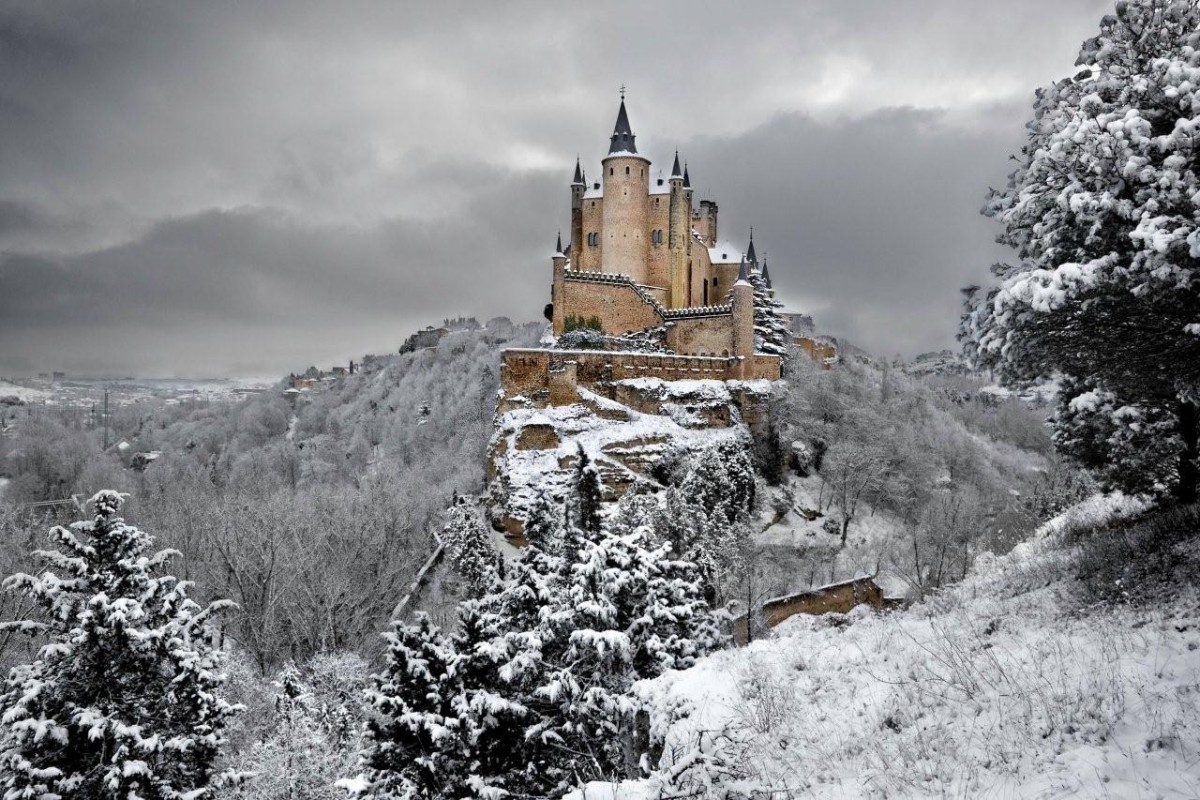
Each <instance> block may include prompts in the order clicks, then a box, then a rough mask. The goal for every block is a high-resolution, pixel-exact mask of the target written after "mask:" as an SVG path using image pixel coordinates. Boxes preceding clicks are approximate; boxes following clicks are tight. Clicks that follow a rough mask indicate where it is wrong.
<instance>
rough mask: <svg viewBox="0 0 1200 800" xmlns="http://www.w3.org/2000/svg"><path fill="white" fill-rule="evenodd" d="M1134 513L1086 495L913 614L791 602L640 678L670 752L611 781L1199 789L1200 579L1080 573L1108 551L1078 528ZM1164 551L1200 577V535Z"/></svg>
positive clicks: (994, 791) (995, 790)
mask: <svg viewBox="0 0 1200 800" xmlns="http://www.w3.org/2000/svg"><path fill="white" fill-rule="evenodd" d="M1140 510H1142V506H1141V504H1140V503H1138V502H1136V501H1131V500H1128V499H1125V498H1121V497H1097V498H1093V499H1092V500H1090V501H1088V502H1086V503H1084V504H1082V505H1081V506H1078V507H1076V508H1075V509H1073V510H1072V511H1071V512H1069V513H1068V514H1067V515H1064V516H1063V517H1060V518H1058V519H1056V520H1055V521H1053V522H1052V523H1050V524H1048V525H1046V526H1044V527H1043V528H1042V529H1041V530H1040V531H1039V534H1038V535H1037V536H1036V537H1035V538H1034V539H1033V540H1032V541H1030V542H1027V543H1025V544H1022V545H1019V546H1018V547H1017V548H1016V549H1014V550H1013V551H1012V552H1011V553H1010V554H1008V555H1006V556H1004V557H999V558H996V557H981V558H980V559H979V561H978V563H977V565H976V567H975V569H974V571H973V572H972V574H971V575H969V576H968V577H967V579H966V580H965V581H963V582H962V583H961V584H959V585H957V586H955V587H953V588H951V589H949V590H947V591H945V592H943V593H942V594H940V595H939V596H937V597H935V598H932V599H929V600H927V601H926V602H924V603H922V604H919V605H917V606H915V607H913V608H911V609H909V610H907V611H903V612H893V613H887V614H882V615H879V614H875V613H873V612H871V611H869V610H866V609H865V608H860V609H858V610H856V611H855V612H853V613H852V614H850V615H848V616H840V615H832V616H827V617H794V618H792V619H791V620H788V621H787V622H785V623H784V624H783V625H781V626H780V627H779V628H778V629H776V636H775V637H774V638H772V639H769V640H763V641H758V642H755V643H754V644H752V645H751V646H749V647H746V648H744V649H738V650H729V651H724V652H721V653H717V654H715V655H714V656H711V657H709V658H707V659H705V660H704V661H703V662H702V663H701V664H699V665H698V666H696V667H694V668H693V669H690V670H687V671H684V672H675V673H669V674H667V675H665V676H663V677H662V678H659V679H657V680H654V681H650V682H647V683H645V684H642V685H640V686H639V687H638V689H639V694H640V696H641V698H642V699H643V701H644V703H645V704H646V706H647V708H648V709H649V711H650V716H651V725H652V733H653V735H654V737H655V738H657V739H658V740H659V741H660V742H661V743H662V745H663V753H662V757H661V760H660V762H659V764H658V765H657V767H658V770H657V771H656V772H655V773H654V774H653V775H652V776H651V777H650V778H648V779H647V780H644V781H639V782H635V783H629V784H626V785H625V786H624V787H623V789H624V792H623V793H622V794H619V795H616V796H621V797H630V798H632V797H658V796H659V791H660V790H662V789H663V788H666V787H669V788H667V791H666V794H667V795H673V794H679V793H683V794H687V793H688V792H693V791H699V792H701V793H702V794H703V795H705V796H709V797H724V796H727V795H726V794H725V792H726V791H740V792H744V793H745V794H733V795H729V796H738V797H741V796H749V793H750V792H751V791H754V790H759V791H761V790H779V791H781V792H782V791H784V790H788V791H790V792H792V793H791V794H788V795H786V796H790V797H826V798H847V797H850V798H853V797H884V796H887V797H947V796H950V797H1021V798H1052V797H1128V798H1134V797H1196V796H1200V602H1198V594H1197V591H1196V587H1195V583H1194V582H1193V581H1190V580H1184V581H1182V582H1181V581H1179V580H1174V579H1173V580H1172V581H1171V582H1170V583H1169V591H1164V592H1162V593H1161V594H1160V595H1158V596H1157V598H1156V600H1155V601H1154V602H1147V601H1145V600H1142V601H1139V602H1136V603H1122V602H1116V603H1112V602H1106V603H1104V604H1099V603H1096V602H1095V601H1094V599H1095V598H1094V593H1093V594H1089V592H1088V591H1084V590H1081V588H1080V578H1079V577H1078V576H1079V575H1080V574H1081V566H1080V565H1081V563H1086V562H1087V560H1088V559H1091V560H1092V561H1096V560H1097V559H1103V558H1104V554H1101V555H1100V556H1098V555H1097V554H1096V553H1095V552H1091V553H1088V552H1086V547H1081V546H1079V545H1077V544H1072V542H1075V541H1078V540H1079V539H1080V537H1079V536H1078V531H1079V530H1081V529H1086V528H1090V527H1092V526H1095V525H1097V524H1099V523H1102V522H1104V521H1109V520H1114V519H1118V518H1120V517H1122V516H1125V515H1129V514H1133V513H1136V512H1138V511H1140ZM1192 519H1193V520H1194V516H1193V517H1192ZM1110 533H1111V532H1110ZM1089 535H1090V534H1089ZM1113 535H1114V536H1115V538H1114V539H1113V541H1116V542H1121V541H1123V539H1122V537H1123V536H1125V534H1124V533H1121V532H1119V531H1118V532H1117V533H1116V534H1113ZM1084 541H1087V540H1086V538H1085V539H1084ZM1093 547H1094V545H1093ZM1169 549H1170V553H1172V554H1173V555H1172V556H1171V558H1169V559H1167V561H1169V562H1170V563H1172V564H1175V565H1176V567H1175V568H1177V567H1178V564H1179V563H1180V560H1181V559H1182V560H1183V561H1184V562H1186V563H1188V564H1191V565H1192V566H1189V567H1187V568H1186V569H1185V571H1184V572H1185V574H1193V573H1194V569H1193V568H1194V566H1195V565H1196V563H1197V562H1200V537H1198V536H1197V535H1196V533H1195V531H1192V532H1191V533H1190V534H1187V535H1184V536H1183V537H1182V538H1181V539H1180V540H1179V541H1178V542H1176V543H1175V544H1173V545H1172V546H1171V548H1169ZM1129 552H1132V551H1127V552H1125V553H1124V555H1125V556H1128V555H1129ZM1113 555H1114V557H1116V556H1117V555H1118V554H1116V553H1114V554H1113ZM1188 559H1190V561H1188ZM1126 560H1128V559H1126ZM1120 590H1121V587H1112V586H1109V587H1107V588H1106V589H1105V591H1106V592H1107V593H1108V595H1109V596H1116V597H1118V598H1119V597H1120V596H1121V594H1120ZM613 789H614V787H612V786H608V785H598V784H597V785H592V786H590V787H589V790H588V792H587V797H588V798H600V797H612V796H614V794H613ZM580 796H581V795H580V794H578V793H577V794H576V797H580ZM777 796H781V795H777Z"/></svg>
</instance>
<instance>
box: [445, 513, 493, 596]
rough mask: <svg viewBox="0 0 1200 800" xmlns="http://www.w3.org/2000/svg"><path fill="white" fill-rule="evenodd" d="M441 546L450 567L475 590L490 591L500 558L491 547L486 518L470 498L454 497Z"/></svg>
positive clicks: (447, 515) (447, 514)
mask: <svg viewBox="0 0 1200 800" xmlns="http://www.w3.org/2000/svg"><path fill="white" fill-rule="evenodd" d="M442 544H443V545H445V547H446V555H447V557H448V558H449V561H450V564H451V566H453V567H454V570H455V571H456V572H457V573H458V574H459V575H461V576H462V577H463V578H464V579H465V580H466V581H467V584H468V586H469V587H470V588H471V590H472V591H475V592H486V591H487V590H488V589H490V588H491V586H492V583H493V582H494V581H495V580H496V577H497V573H498V571H499V569H500V558H501V556H500V554H499V553H498V552H497V551H496V548H495V547H493V546H492V537H491V535H490V534H489V533H488V530H487V525H486V523H484V521H483V515H481V514H480V513H479V509H478V508H477V507H476V505H475V503H474V502H473V501H472V500H471V498H467V497H455V498H454V502H453V505H451V506H450V510H449V511H447V512H446V524H445V525H444V526H443V527H442Z"/></svg>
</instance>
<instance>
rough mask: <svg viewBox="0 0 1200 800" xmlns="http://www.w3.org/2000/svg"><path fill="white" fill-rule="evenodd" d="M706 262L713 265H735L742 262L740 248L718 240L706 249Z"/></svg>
mask: <svg viewBox="0 0 1200 800" xmlns="http://www.w3.org/2000/svg"><path fill="white" fill-rule="evenodd" d="M708 260H709V261H711V262H712V263H714V264H736V263H738V262H739V261H741V260H742V248H741V247H739V246H738V245H736V244H734V243H733V242H731V241H729V240H727V239H726V240H718V241H717V243H716V245H715V246H713V247H710V248H708Z"/></svg>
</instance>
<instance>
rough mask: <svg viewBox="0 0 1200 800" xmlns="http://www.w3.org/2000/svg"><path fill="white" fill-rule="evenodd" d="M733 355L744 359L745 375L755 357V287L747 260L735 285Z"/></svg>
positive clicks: (743, 262)
mask: <svg viewBox="0 0 1200 800" xmlns="http://www.w3.org/2000/svg"><path fill="white" fill-rule="evenodd" d="M731 294H732V295H733V355H734V357H735V358H740V359H742V361H741V370H742V372H743V374H745V371H746V370H747V369H749V367H750V363H749V361H750V359H751V358H752V357H753V356H754V286H753V285H751V283H750V281H749V278H748V273H747V272H746V259H744V258H743V259H742V263H741V266H740V267H739V268H738V279H737V283H735V284H733V291H732V292H731Z"/></svg>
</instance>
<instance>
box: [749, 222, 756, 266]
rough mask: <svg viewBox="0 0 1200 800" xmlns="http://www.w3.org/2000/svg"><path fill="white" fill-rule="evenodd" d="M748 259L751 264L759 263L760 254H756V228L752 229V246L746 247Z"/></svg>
mask: <svg viewBox="0 0 1200 800" xmlns="http://www.w3.org/2000/svg"><path fill="white" fill-rule="evenodd" d="M746 260H747V261H749V262H750V263H751V264H757V263H758V256H757V255H755V254H754V228H751V229H750V247H748V248H747V249H746Z"/></svg>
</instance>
